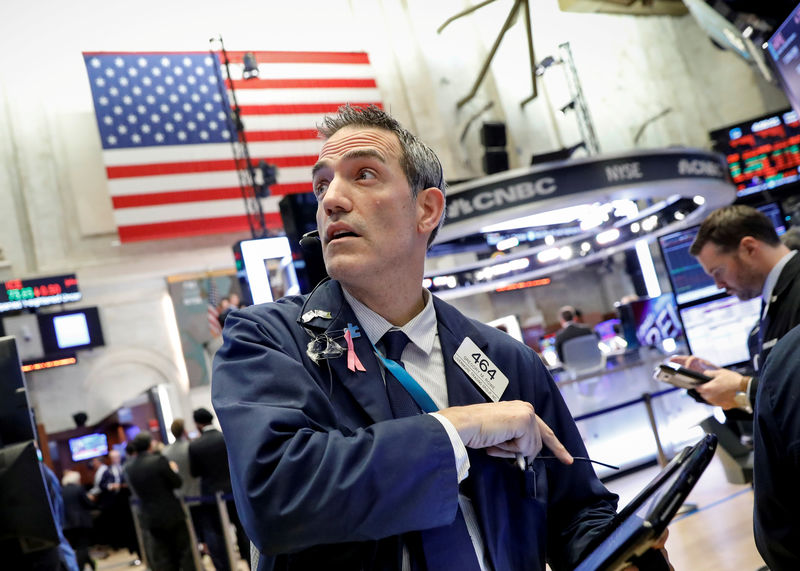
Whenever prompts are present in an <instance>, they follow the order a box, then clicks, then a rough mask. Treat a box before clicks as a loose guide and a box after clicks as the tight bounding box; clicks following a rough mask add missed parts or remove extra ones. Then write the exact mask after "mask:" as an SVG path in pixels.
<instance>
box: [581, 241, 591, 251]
mask: <svg viewBox="0 0 800 571" xmlns="http://www.w3.org/2000/svg"><path fill="white" fill-rule="evenodd" d="M591 249H592V245H591V244H590V243H589V242H584V243H583V244H581V252H588V251H589V250H591Z"/></svg>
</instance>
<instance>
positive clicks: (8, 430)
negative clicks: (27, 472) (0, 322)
mask: <svg viewBox="0 0 800 571" xmlns="http://www.w3.org/2000/svg"><path fill="white" fill-rule="evenodd" d="M34 435H35V430H34V424H33V416H32V412H31V407H30V404H29V403H28V395H27V389H26V387H25V377H24V375H23V373H22V364H21V363H20V360H19V354H18V353H17V344H16V340H15V338H14V337H11V336H7V337H0V446H4V445H8V444H15V443H17V442H27V441H28V440H33V439H34Z"/></svg>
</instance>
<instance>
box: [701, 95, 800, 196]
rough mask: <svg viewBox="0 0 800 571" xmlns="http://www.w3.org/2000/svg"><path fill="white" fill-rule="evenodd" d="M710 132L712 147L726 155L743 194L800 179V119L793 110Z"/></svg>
mask: <svg viewBox="0 0 800 571" xmlns="http://www.w3.org/2000/svg"><path fill="white" fill-rule="evenodd" d="M709 135H710V137H711V143H712V148H713V149H714V150H715V151H717V152H718V153H722V154H723V155H725V156H726V157H727V159H728V169H729V170H730V174H731V178H732V179H733V182H734V184H735V185H736V193H737V195H738V196H740V197H741V196H747V195H749V194H753V193H756V192H759V191H762V190H767V189H772V188H777V187H779V186H782V185H785V184H790V183H793V182H796V181H797V180H799V179H800V119H799V118H798V115H797V113H796V112H795V111H793V110H791V109H787V110H785V111H781V112H779V113H774V114H771V115H765V116H763V117H758V118H756V119H752V120H749V121H745V122H743V123H739V124H736V125H731V126H729V127H725V128H722V129H717V130H714V131H711V132H710V133H709Z"/></svg>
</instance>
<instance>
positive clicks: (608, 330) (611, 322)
mask: <svg viewBox="0 0 800 571" xmlns="http://www.w3.org/2000/svg"><path fill="white" fill-rule="evenodd" d="M617 327H622V325H621V323H620V320H619V319H607V320H606V321H601V322H600V323H598V324H597V325H595V326H594V330H595V333H597V334H598V335H599V336H600V339H602V340H603V341H608V340H609V339H613V338H614V337H616V336H617V335H618V333H617V330H616V328H617Z"/></svg>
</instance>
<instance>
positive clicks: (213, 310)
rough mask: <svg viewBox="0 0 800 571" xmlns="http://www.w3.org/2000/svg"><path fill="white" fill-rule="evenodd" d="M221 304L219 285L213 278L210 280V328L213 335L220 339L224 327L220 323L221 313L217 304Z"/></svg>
mask: <svg viewBox="0 0 800 571" xmlns="http://www.w3.org/2000/svg"><path fill="white" fill-rule="evenodd" d="M218 303H219V294H218V293H217V283H216V282H215V281H214V278H213V277H210V278H208V328H209V329H210V330H211V335H212V336H214V337H219V336H220V335H222V325H220V322H219V311H217V304H218Z"/></svg>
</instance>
